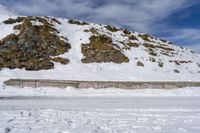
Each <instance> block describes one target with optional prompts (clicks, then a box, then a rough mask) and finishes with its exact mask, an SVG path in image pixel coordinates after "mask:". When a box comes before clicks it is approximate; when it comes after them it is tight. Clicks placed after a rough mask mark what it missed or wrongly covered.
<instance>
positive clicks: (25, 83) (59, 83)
mask: <svg viewBox="0 0 200 133" xmlns="http://www.w3.org/2000/svg"><path fill="white" fill-rule="evenodd" d="M4 84H5V85H7V86H15V87H19V88H23V87H33V88H37V87H58V88H66V87H74V88H80V89H81V88H95V89H100V88H121V89H146V88H161V89H173V88H184V87H200V82H117V81H116V82H111V81H105V82H103V81H69V80H66V81H65V80H20V79H11V80H8V81H5V82H4Z"/></svg>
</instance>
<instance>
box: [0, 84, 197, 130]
mask: <svg viewBox="0 0 200 133" xmlns="http://www.w3.org/2000/svg"><path fill="white" fill-rule="evenodd" d="M0 94H1V96H0V97H1V98H0V132H16V133H18V132H20V133H27V132H30V133H35V132H37V133H42V132H53V133H65V132H67V133H94V132H95V133H104V132H105V133H113V132H114V133H121V132H137V133H147V132H148V133H155V132H159V133H167V132H176V133H184V132H186V133H190V132H192V133H198V132H199V130H200V88H185V89H174V90H160V89H144V90H120V89H116V88H110V89H101V90H95V89H73V88H67V89H58V88H37V89H33V88H20V89H19V88H12V87H3V88H1V89H0Z"/></svg>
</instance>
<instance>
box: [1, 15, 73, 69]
mask: <svg viewBox="0 0 200 133" xmlns="http://www.w3.org/2000/svg"><path fill="white" fill-rule="evenodd" d="M33 21H34V22H39V23H40V24H39V25H34V24H32V22H33ZM52 21H54V20H52ZM15 22H18V23H19V22H21V24H19V25H16V26H15V27H14V28H15V30H19V34H17V35H16V34H10V35H8V36H7V37H5V38H3V39H2V40H1V41H0V68H10V69H14V68H21V69H23V68H25V69H26V70H43V69H52V68H54V64H53V63H52V62H53V61H55V60H56V61H58V62H61V63H63V62H64V63H63V64H67V62H69V61H66V60H67V59H59V60H58V59H53V58H52V56H58V55H60V54H64V53H65V52H68V50H69V49H70V44H69V43H68V42H67V41H68V40H67V39H65V38H62V37H59V36H58V35H57V33H58V31H57V30H56V29H55V28H53V24H52V23H50V22H49V21H48V19H47V18H42V17H20V18H17V19H16V20H14V19H9V20H6V21H4V23H5V24H13V23H15ZM63 60H64V61H63Z"/></svg>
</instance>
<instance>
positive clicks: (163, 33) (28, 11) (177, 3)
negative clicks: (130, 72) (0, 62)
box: [0, 0, 200, 52]
mask: <svg viewBox="0 0 200 133" xmlns="http://www.w3.org/2000/svg"><path fill="white" fill-rule="evenodd" d="M0 4H3V5H5V6H8V7H9V8H10V9H12V10H14V11H16V12H18V13H19V14H22V15H48V16H57V17H63V18H74V19H80V20H84V21H89V22H95V23H104V24H112V25H116V26H120V27H125V28H128V29H130V30H132V31H138V32H144V33H149V34H152V35H154V36H156V37H161V38H165V39H168V40H170V41H173V42H175V43H176V44H178V45H182V46H186V47H189V48H191V49H194V50H195V51H198V52H200V10H199V9H200V0H0Z"/></svg>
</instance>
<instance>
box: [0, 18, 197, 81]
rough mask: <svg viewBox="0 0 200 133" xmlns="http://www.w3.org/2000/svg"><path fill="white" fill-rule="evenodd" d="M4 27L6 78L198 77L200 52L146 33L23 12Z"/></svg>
mask: <svg viewBox="0 0 200 133" xmlns="http://www.w3.org/2000/svg"><path fill="white" fill-rule="evenodd" d="M0 29H3V30H0V39H1V42H0V49H3V50H0V55H1V56H0V57H1V58H0V59H1V60H0V67H1V68H2V69H1V71H0V75H1V77H2V78H1V79H2V80H5V79H8V78H34V79H38V78H42V79H70V80H123V81H144V80H148V81H171V80H173V81H174V80H175V81H200V55H199V54H197V53H194V52H193V51H191V50H189V49H186V48H182V47H179V46H177V45H175V44H173V43H172V42H169V41H166V40H162V39H159V38H156V37H153V36H151V35H148V34H144V33H137V32H130V31H128V30H126V29H122V28H117V27H114V26H110V25H98V24H93V23H87V22H82V21H77V20H72V19H62V18H54V17H25V16H21V17H20V16H19V17H17V16H15V17H11V18H10V19H5V20H4V21H3V22H2V23H1V24H0ZM5 31H6V32H5ZM30 33H34V35H35V36H33V35H30ZM29 35H30V36H29ZM34 37H35V38H34ZM13 38H14V40H13ZM55 40H56V41H55ZM11 42H12V43H11ZM16 49H18V50H17V51H16ZM11 53H12V54H11ZM29 55H30V57H29Z"/></svg>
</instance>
